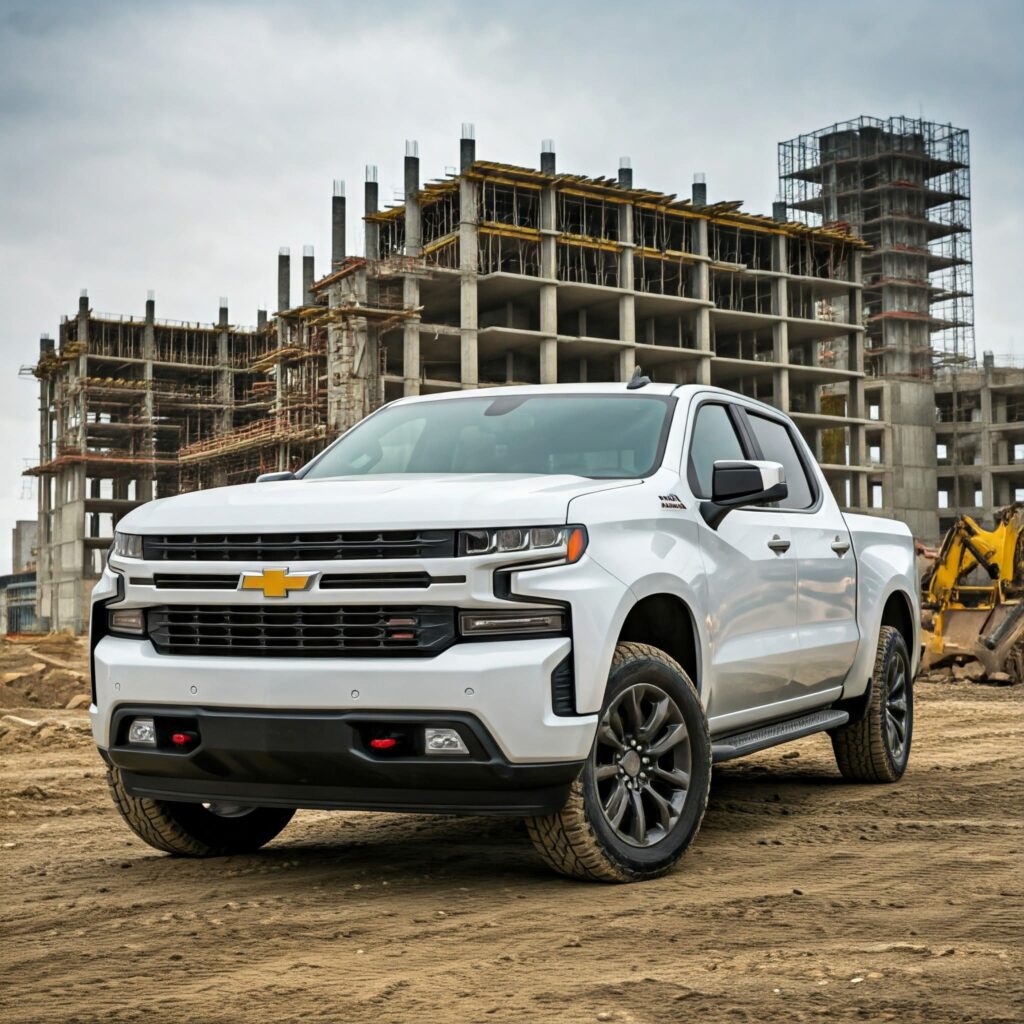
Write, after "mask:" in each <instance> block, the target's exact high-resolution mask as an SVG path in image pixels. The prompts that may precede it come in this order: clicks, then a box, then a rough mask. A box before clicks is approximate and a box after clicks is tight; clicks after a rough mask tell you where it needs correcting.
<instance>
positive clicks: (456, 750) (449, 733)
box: [423, 726, 469, 754]
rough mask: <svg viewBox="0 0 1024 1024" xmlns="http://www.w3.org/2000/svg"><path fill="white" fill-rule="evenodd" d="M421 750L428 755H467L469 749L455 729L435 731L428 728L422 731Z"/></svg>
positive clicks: (435, 729)
mask: <svg viewBox="0 0 1024 1024" xmlns="http://www.w3.org/2000/svg"><path fill="white" fill-rule="evenodd" d="M423 749H424V750H425V751H426V752H427V753H428V754H468V753H469V747H467V746H466V744H465V743H463V742H462V737H461V736H460V735H459V734H458V732H457V731H456V730H455V729H437V728H433V727H430V726H428V727H427V728H426V729H424V730H423Z"/></svg>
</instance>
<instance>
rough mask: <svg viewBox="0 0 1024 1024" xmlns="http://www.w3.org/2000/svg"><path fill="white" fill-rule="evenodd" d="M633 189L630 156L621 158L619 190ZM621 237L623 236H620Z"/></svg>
mask: <svg viewBox="0 0 1024 1024" xmlns="http://www.w3.org/2000/svg"><path fill="white" fill-rule="evenodd" d="M632 187H633V165H632V164H631V163H630V160H629V157H628V156H620V157H619V188H627V189H631V188H632ZM620 237H621V236H620Z"/></svg>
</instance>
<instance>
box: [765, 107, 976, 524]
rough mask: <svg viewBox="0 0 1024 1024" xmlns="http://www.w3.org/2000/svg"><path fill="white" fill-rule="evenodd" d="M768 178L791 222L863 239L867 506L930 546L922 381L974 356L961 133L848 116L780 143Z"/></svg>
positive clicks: (930, 402)
mask: <svg viewBox="0 0 1024 1024" xmlns="http://www.w3.org/2000/svg"><path fill="white" fill-rule="evenodd" d="M779 181H780V192H781V194H782V196H783V201H784V202H785V204H786V207H787V209H788V210H789V211H791V212H792V214H793V215H794V216H795V217H797V218H798V219H800V220H802V221H803V222H804V223H807V224H825V225H830V224H831V225H839V224H842V225H848V226H850V227H852V228H853V229H854V230H856V232H857V233H858V234H859V235H860V236H861V237H862V238H863V239H864V240H865V241H867V242H869V243H870V244H871V246H872V248H871V251H870V252H869V253H868V254H867V255H866V256H865V257H864V281H863V283H864V306H863V316H864V326H865V327H866V329H867V340H866V347H865V367H866V370H867V372H868V375H869V379H868V381H867V383H866V385H865V394H866V401H867V404H868V409H869V413H870V415H871V418H872V419H874V420H875V421H876V422H875V423H873V424H872V425H871V427H870V428H869V430H868V434H867V443H868V450H869V455H870V457H871V461H872V463H873V465H874V472H873V473H872V475H871V477H870V480H869V488H870V493H869V498H870V508H871V509H873V510H878V511H881V512H883V513H885V514H888V515H892V514H898V515H899V516H900V518H902V519H903V520H904V521H905V522H907V524H908V525H909V526H910V528H911V529H912V530H913V531H914V534H915V535H916V536H918V537H920V538H922V539H925V540H928V541H931V542H934V541H936V540H937V539H938V537H939V535H940V528H939V515H938V511H937V506H938V493H939V475H938V457H937V448H936V439H935V424H936V412H935V408H936V402H935V383H934V378H935V374H936V372H937V371H940V372H942V373H943V374H945V375H947V376H948V375H949V374H951V373H955V372H956V371H957V370H958V369H960V368H963V367H972V366H973V365H974V359H975V352H974V308H973V301H974V300H973V293H974V286H973V270H972V253H971V212H970V157H969V142H968V133H967V131H966V130H964V129H962V128H954V127H952V126H951V125H948V124H946V125H943V124H936V123H934V122H931V121H924V120H921V119H917V118H907V117H891V118H889V119H888V120H885V121H883V120H879V119H878V118H873V117H860V118H857V119H856V120H852V121H846V122H843V123H841V124H834V125H831V126H830V127H828V128H823V129H820V130H818V131H815V132H811V133H809V134H806V135H800V136H798V137H797V138H795V139H791V140H789V141H788V142H782V143H780V144H779ZM958 507H959V506H954V511H956V510H957V508H958ZM963 507H967V508H973V506H972V505H968V506H963ZM988 507H989V508H990V507H991V506H988Z"/></svg>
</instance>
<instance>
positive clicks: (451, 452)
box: [307, 395, 675, 478]
mask: <svg viewBox="0 0 1024 1024" xmlns="http://www.w3.org/2000/svg"><path fill="white" fill-rule="evenodd" d="M674 405H675V399H674V398H669V397H663V396H655V395H649V396H633V395H630V396H625V395H622V396H620V395H539V396H529V395H502V396H497V397H494V398H458V399H444V400H439V401H423V402H412V403H409V404H408V405H405V404H401V405H393V406H390V407H388V408H386V409H382V410H381V411H380V412H379V413H377V414H376V415H374V416H371V417H369V418H367V419H366V420H364V421H363V422H362V423H360V424H358V425H357V426H356V427H354V428H353V429H352V430H350V431H349V432H348V433H347V434H346V435H345V436H344V437H343V438H342V439H341V440H340V441H339V442H338V443H337V444H335V445H334V446H333V447H332V448H330V449H328V451H327V452H326V453H325V454H324V456H323V458H321V459H320V460H319V461H318V462H316V463H315V465H313V466H312V468H311V469H310V470H309V472H308V474H307V475H308V476H310V477H328V476H363V475H372V474H383V473H398V474H406V473H530V474H534V473H539V474H561V473H565V474H570V475H573V476H584V477H596V478H607V477H642V476H647V475H649V474H650V473H652V472H653V471H654V470H655V469H656V468H657V467H658V465H659V464H660V461H661V452H662V446H663V441H664V435H665V428H666V427H667V425H668V421H669V418H670V416H671V412H672V408H673V406H674Z"/></svg>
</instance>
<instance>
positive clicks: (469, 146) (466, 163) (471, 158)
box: [459, 121, 476, 171]
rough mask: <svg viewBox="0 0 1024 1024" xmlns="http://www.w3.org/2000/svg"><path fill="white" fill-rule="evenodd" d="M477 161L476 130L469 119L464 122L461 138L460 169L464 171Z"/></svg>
mask: <svg viewBox="0 0 1024 1024" xmlns="http://www.w3.org/2000/svg"><path fill="white" fill-rule="evenodd" d="M474 163H476V131H475V129H474V128H473V125H472V124H470V123H469V122H468V121H464V122H463V124H462V138H461V139H459V170H460V171H464V170H466V168H467V167H471V166H472V165H473V164H474Z"/></svg>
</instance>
